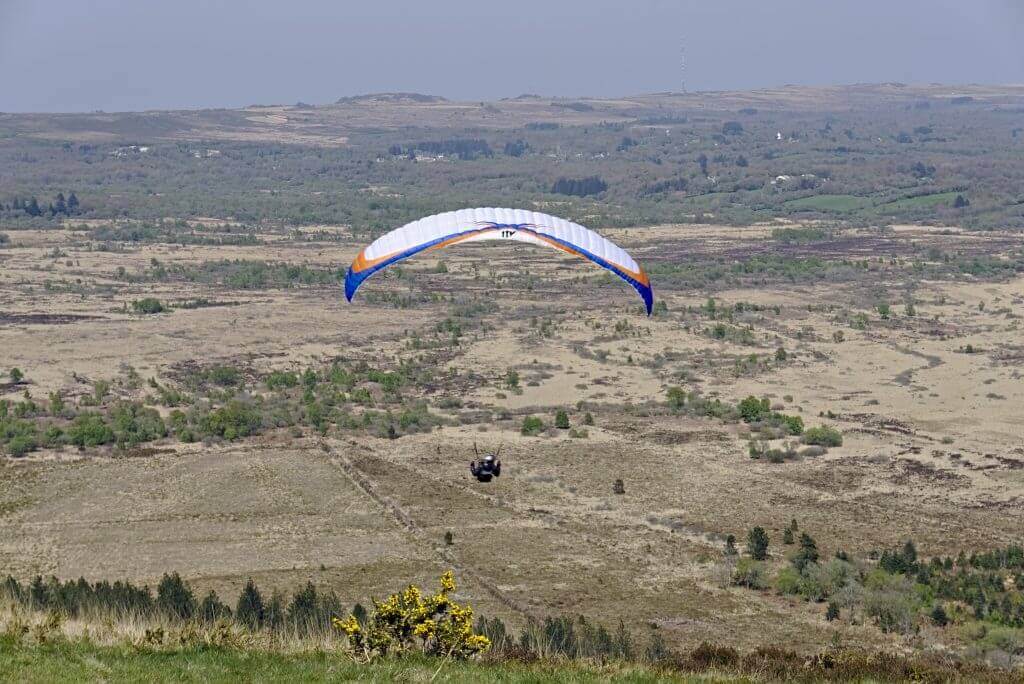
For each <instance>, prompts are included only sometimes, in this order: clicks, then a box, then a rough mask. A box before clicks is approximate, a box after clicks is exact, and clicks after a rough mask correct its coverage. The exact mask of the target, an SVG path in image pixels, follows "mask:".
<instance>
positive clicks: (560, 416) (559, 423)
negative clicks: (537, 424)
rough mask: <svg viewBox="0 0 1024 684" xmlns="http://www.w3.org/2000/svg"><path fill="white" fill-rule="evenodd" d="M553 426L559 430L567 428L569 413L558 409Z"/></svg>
mask: <svg viewBox="0 0 1024 684" xmlns="http://www.w3.org/2000/svg"><path fill="white" fill-rule="evenodd" d="M555 427H556V428H558V429H559V430H568V429H569V414H568V413H566V412H565V411H559V412H558V413H556V414H555Z"/></svg>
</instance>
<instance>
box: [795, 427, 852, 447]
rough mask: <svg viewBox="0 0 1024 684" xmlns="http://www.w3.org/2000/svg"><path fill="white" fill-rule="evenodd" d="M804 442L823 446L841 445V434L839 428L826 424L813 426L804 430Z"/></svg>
mask: <svg viewBox="0 0 1024 684" xmlns="http://www.w3.org/2000/svg"><path fill="white" fill-rule="evenodd" d="M802 441H803V443H804V444H816V445H818V446H824V447H837V446H842V445H843V435H842V433H841V432H839V430H836V429H835V428H833V427H830V426H828V425H822V426H820V427H813V428H810V429H808V430H806V431H805V432H804V435H803V440H802Z"/></svg>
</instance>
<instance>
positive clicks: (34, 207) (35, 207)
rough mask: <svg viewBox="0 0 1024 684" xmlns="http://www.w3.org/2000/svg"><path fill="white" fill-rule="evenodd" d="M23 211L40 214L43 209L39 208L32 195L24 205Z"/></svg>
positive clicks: (32, 214)
mask: <svg viewBox="0 0 1024 684" xmlns="http://www.w3.org/2000/svg"><path fill="white" fill-rule="evenodd" d="M25 213H26V214H28V215H29V216H42V215H43V210H42V209H40V208H39V201H38V200H37V199H36V198H35V197H33V198H32V199H30V200H29V202H28V205H27V206H26V207H25Z"/></svg>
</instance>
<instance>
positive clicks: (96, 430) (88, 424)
mask: <svg viewBox="0 0 1024 684" xmlns="http://www.w3.org/2000/svg"><path fill="white" fill-rule="evenodd" d="M67 436H68V442H70V443H71V444H75V445H77V446H80V447H95V446H99V445H101V444H110V443H111V442H113V441H114V431H113V430H112V429H111V428H110V426H109V425H107V422H106V421H105V420H104V419H103V416H101V415H100V414H98V413H91V412H86V413H80V414H78V415H77V416H76V417H75V420H74V422H72V423H71V426H70V427H69V428H68V430H67Z"/></svg>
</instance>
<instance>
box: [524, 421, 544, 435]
mask: <svg viewBox="0 0 1024 684" xmlns="http://www.w3.org/2000/svg"><path fill="white" fill-rule="evenodd" d="M543 429H544V421H543V420H541V419H540V418H538V417H536V416H527V417H526V418H523V427H522V429H520V432H521V433H522V434H524V435H527V436H529V437H535V436H537V435H539V434H540V433H541V431H542V430H543Z"/></svg>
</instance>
